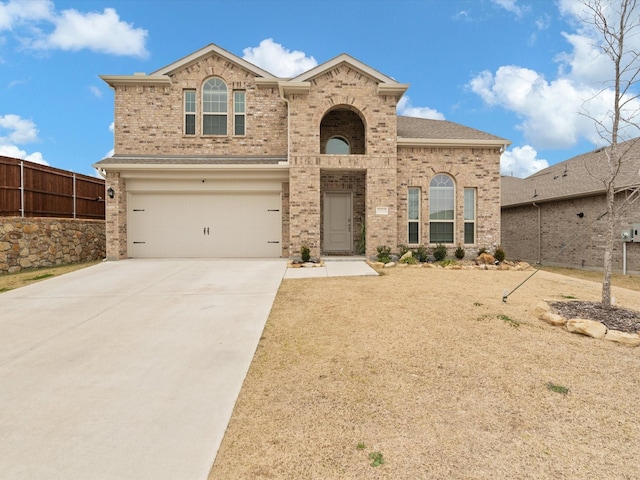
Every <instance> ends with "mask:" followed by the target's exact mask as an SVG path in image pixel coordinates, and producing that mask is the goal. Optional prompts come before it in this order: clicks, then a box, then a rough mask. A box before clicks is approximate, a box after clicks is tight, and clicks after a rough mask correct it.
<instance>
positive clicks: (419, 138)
mask: <svg viewBox="0 0 640 480" xmlns="http://www.w3.org/2000/svg"><path fill="white" fill-rule="evenodd" d="M510 144H511V142H510V141H509V140H506V139H504V138H501V137H497V136H495V135H492V134H490V133H486V132H483V131H481V130H476V129H475V128H470V127H465V126H464V125H460V124H459V123H453V122H450V121H448V120H432V119H428V118H416V117H405V116H401V115H400V116H398V145H405V146H420V145H429V146H441V147H446V146H453V145H456V146H497V147H506V146H507V145H510Z"/></svg>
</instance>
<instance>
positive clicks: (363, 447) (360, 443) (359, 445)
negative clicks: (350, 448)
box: [356, 442, 367, 450]
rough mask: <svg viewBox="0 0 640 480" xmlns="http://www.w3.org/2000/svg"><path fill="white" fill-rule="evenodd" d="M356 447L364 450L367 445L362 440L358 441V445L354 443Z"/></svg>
mask: <svg viewBox="0 0 640 480" xmlns="http://www.w3.org/2000/svg"><path fill="white" fill-rule="evenodd" d="M356 448H357V449H358V450H364V449H365V448H367V446H366V445H365V444H364V442H358V445H356Z"/></svg>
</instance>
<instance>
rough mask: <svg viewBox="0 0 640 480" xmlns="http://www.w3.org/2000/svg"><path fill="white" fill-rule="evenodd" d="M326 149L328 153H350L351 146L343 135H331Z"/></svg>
mask: <svg viewBox="0 0 640 480" xmlns="http://www.w3.org/2000/svg"><path fill="white" fill-rule="evenodd" d="M325 151H326V153H327V154H328V155H349V154H350V153H351V147H350V146H349V142H347V141H346V140H345V139H344V138H342V137H331V138H330V139H329V140H328V141H327V146H326V148H325Z"/></svg>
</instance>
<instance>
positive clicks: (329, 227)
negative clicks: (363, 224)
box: [323, 192, 353, 253]
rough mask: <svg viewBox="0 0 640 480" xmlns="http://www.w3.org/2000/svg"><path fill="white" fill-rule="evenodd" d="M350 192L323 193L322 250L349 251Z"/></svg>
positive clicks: (350, 240)
mask: <svg viewBox="0 0 640 480" xmlns="http://www.w3.org/2000/svg"><path fill="white" fill-rule="evenodd" d="M352 216H353V213H352V207H351V193H336V192H328V193H325V195H324V235H323V247H324V251H325V252H327V253H330V252H344V253H351V251H352V247H353V234H352V233H351V217H352Z"/></svg>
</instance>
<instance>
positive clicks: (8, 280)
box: [0, 261, 100, 293]
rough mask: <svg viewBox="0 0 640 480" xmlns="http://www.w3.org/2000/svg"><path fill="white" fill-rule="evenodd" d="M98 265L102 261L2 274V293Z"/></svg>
mask: <svg viewBox="0 0 640 480" xmlns="http://www.w3.org/2000/svg"><path fill="white" fill-rule="evenodd" d="M98 263H100V261H95V262H86V263H71V264H67V265H57V266H55V267H42V268H34V269H29V270H24V271H21V272H18V273H0V293H2V292H7V291H9V290H13V289H15V288H20V287H24V286H25V285H30V284H32V283H35V282H41V281H42V280H46V279H47V278H52V277H57V276H60V275H64V274H65V273H69V272H73V271H75V270H79V269H81V268H85V267H89V266H91V265H96V264H98Z"/></svg>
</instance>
